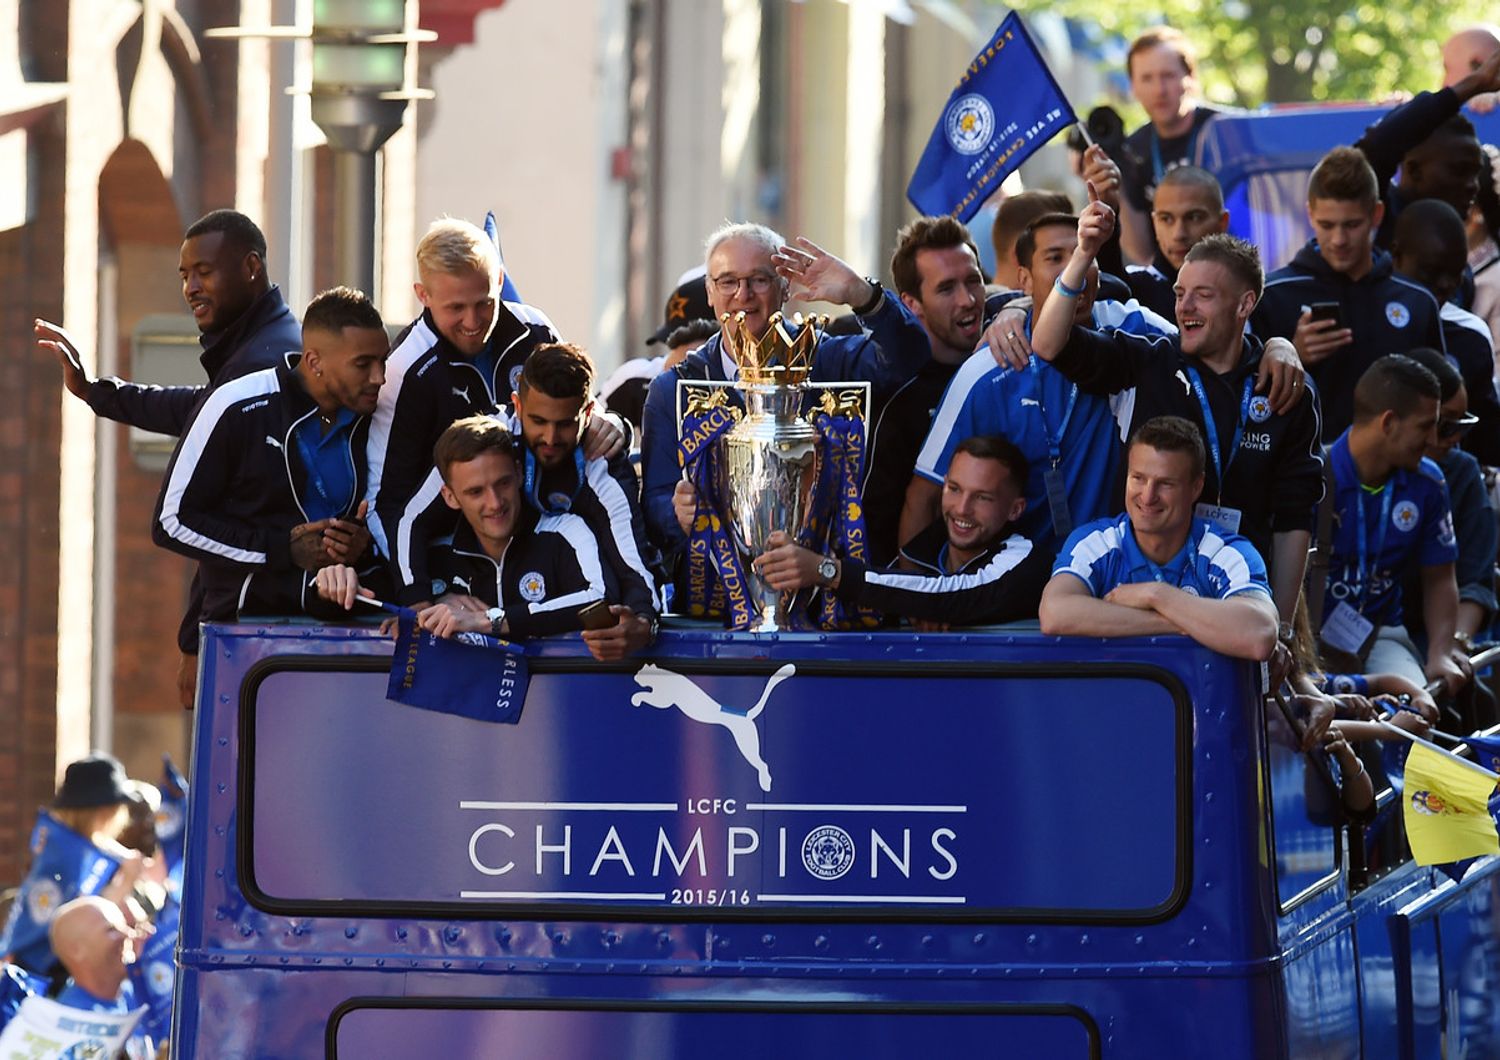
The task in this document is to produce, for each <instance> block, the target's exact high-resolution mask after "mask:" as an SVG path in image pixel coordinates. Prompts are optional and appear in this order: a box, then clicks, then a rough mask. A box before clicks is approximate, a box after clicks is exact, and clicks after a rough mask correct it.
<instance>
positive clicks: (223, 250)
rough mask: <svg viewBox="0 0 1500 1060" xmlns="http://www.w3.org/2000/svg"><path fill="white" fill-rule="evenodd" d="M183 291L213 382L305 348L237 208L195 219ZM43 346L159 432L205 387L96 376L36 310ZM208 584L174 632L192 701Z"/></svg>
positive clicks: (120, 409)
mask: <svg viewBox="0 0 1500 1060" xmlns="http://www.w3.org/2000/svg"><path fill="white" fill-rule="evenodd" d="M177 273H178V276H179V277H180V278H181V282H182V298H183V301H184V302H186V303H187V306H188V308H189V309H190V310H191V311H192V314H193V321H194V323H196V324H197V326H198V331H199V338H198V342H199V344H200V345H201V346H202V347H203V352H202V353H201V354H200V355H199V362H200V363H201V364H202V365H203V371H204V374H205V376H206V377H207V379H208V386H217V385H219V384H220V383H224V382H227V381H229V380H230V379H238V378H239V377H241V376H244V375H249V374H250V373H251V372H258V371H260V370H262V369H264V368H271V367H274V366H275V365H277V364H278V363H280V361H281V358H283V357H284V356H286V354H287V353H289V352H291V351H294V350H298V349H301V348H302V329H301V327H300V325H298V323H297V318H296V317H294V316H293V315H292V311H291V310H290V309H288V308H287V305H286V302H285V301H284V300H283V299H282V296H281V289H280V288H279V287H277V286H276V285H275V284H273V283H272V282H271V280H270V277H269V276H268V275H267V273H266V237H265V234H264V233H262V232H261V230H260V226H259V225H257V224H256V223H255V222H254V221H252V220H251V219H250V218H249V217H246V216H245V215H244V214H242V213H240V212H239V211H237V210H211V211H209V212H208V213H206V214H204V215H203V216H202V217H200V218H198V220H196V221H194V222H193V223H192V224H191V225H189V226H188V228H187V231H186V232H184V233H183V237H182V248H181V250H180V252H179V254H178V260H177ZM34 331H35V334H36V339H37V345H38V346H39V347H41V348H42V349H44V350H47V351H49V352H50V353H52V354H54V355H55V356H56V357H57V359H58V363H59V364H61V365H62V369H63V384H64V385H65V386H66V387H67V388H68V391H69V393H71V394H73V395H74V396H75V397H78V398H81V399H83V400H84V401H87V402H88V404H89V407H90V408H91V409H93V411H94V413H95V415H98V416H102V417H104V418H105V419H111V420H118V421H119V422H121V423H128V424H130V425H131V426H132V427H139V428H140V429H141V430H145V431H152V432H154V433H157V434H169V435H181V434H182V432H183V431H184V430H185V429H186V428H187V425H188V421H189V420H190V419H191V418H192V415H193V411H194V409H195V408H197V406H198V404H199V402H201V401H202V400H203V395H204V393H205V392H206V390H207V389H208V387H205V386H170V387H161V386H152V385H148V384H142V383H131V382H126V381H125V380H122V379H116V378H114V377H106V378H103V379H91V378H89V375H88V371H87V369H86V368H85V367H84V360H85V357H84V355H83V353H82V352H81V351H80V349H79V347H78V345H77V343H76V341H75V340H74V339H73V337H72V336H71V335H69V334H68V333H67V331H65V330H64V329H63V328H62V327H61V326H60V325H57V324H53V323H50V322H48V321H46V320H41V319H38V320H37V321H36V323H35V325H34ZM202 601H203V590H202V586H201V585H199V584H198V582H197V580H196V579H194V581H193V588H192V591H191V594H190V599H189V603H188V607H187V614H186V615H185V616H184V618H183V622H182V625H181V626H180V627H179V629H178V632H177V645H178V648H179V649H180V650H181V652H182V657H181V659H180V661H179V665H178V669H177V689H178V695H179V696H180V697H181V702H182V705H183V706H184V707H188V706H191V705H192V702H193V689H194V685H195V683H196V680H197V674H198V617H199V612H200V610H201V608H202Z"/></svg>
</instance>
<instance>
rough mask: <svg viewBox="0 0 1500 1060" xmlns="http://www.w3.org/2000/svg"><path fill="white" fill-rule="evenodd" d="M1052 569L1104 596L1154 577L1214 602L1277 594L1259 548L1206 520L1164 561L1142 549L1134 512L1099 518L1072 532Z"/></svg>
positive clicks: (1198, 520)
mask: <svg viewBox="0 0 1500 1060" xmlns="http://www.w3.org/2000/svg"><path fill="white" fill-rule="evenodd" d="M1052 573H1053V574H1061V573H1067V574H1071V575H1073V576H1075V577H1077V578H1078V579H1080V580H1081V581H1082V582H1083V583H1084V584H1085V585H1087V586H1088V587H1089V592H1090V594H1092V595H1093V596H1095V597H1097V598H1099V599H1103V598H1104V597H1105V596H1106V595H1108V594H1109V591H1110V590H1111V589H1113V588H1114V587H1115V586H1117V585H1132V584H1135V583H1137V582H1153V581H1156V582H1166V583H1167V584H1168V585H1173V586H1176V587H1177V588H1179V589H1182V590H1183V591H1184V592H1189V593H1192V594H1193V595H1194V596H1202V597H1206V598H1209V599H1214V600H1227V599H1228V598H1229V597H1231V596H1238V595H1240V594H1241V593H1260V594H1261V595H1262V596H1265V597H1266V598H1268V599H1269V598H1270V595H1271V586H1270V583H1269V582H1268V581H1267V580H1266V564H1265V561H1264V560H1262V559H1261V558H1260V553H1259V552H1257V551H1255V546H1254V545H1252V544H1250V542H1249V541H1248V540H1247V539H1245V538H1243V537H1241V536H1240V535H1239V534H1229V533H1225V532H1224V531H1222V530H1220V529H1219V528H1218V527H1216V526H1214V525H1213V524H1212V523H1210V522H1209V521H1208V520H1206V519H1194V520H1193V525H1192V527H1191V529H1189V531H1188V538H1187V541H1186V542H1185V543H1184V544H1183V546H1182V548H1181V549H1180V550H1179V551H1178V553H1177V554H1176V555H1175V556H1173V557H1172V558H1171V559H1169V560H1168V561H1167V562H1166V563H1163V564H1160V565H1158V564H1155V563H1152V562H1151V561H1150V560H1149V559H1147V558H1146V556H1145V554H1144V553H1142V552H1141V549H1140V546H1139V545H1137V544H1136V541H1135V531H1134V530H1132V529H1131V526H1130V516H1129V515H1128V514H1127V515H1119V516H1114V517H1112V518H1109V519H1097V520H1095V521H1094V522H1092V523H1089V524H1088V525H1086V526H1080V527H1079V528H1078V529H1077V530H1074V531H1073V533H1072V534H1070V535H1069V536H1068V540H1067V543H1066V544H1064V545H1063V547H1062V551H1061V552H1059V553H1058V554H1057V559H1056V560H1055V561H1054V562H1053V564H1052Z"/></svg>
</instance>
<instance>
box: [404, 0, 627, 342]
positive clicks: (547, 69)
mask: <svg viewBox="0 0 1500 1060" xmlns="http://www.w3.org/2000/svg"><path fill="white" fill-rule="evenodd" d="M626 9H627V4H626V0H564V2H552V0H510V2H508V3H506V4H505V6H504V7H502V8H500V9H499V10H491V11H485V12H484V13H482V14H480V15H479V17H478V19H477V21H476V23H475V38H474V43H473V44H472V45H464V46H461V47H459V48H457V49H456V50H455V51H454V52H453V53H452V54H451V55H449V56H448V57H447V58H445V59H443V60H442V61H441V62H439V63H438V64H437V65H436V67H435V68H434V70H433V74H432V84H431V87H432V88H433V89H434V90H435V91H436V92H437V101H436V103H435V104H434V105H433V106H432V108H431V111H430V112H429V113H430V117H424V120H426V121H427V124H426V125H425V127H424V128H423V129H422V130H421V138H420V140H419V144H418V149H417V150H418V155H417V194H416V210H415V218H414V221H415V224H414V229H415V235H416V236H418V237H420V235H421V233H422V232H424V231H425V230H426V228H427V225H428V223H429V222H431V221H432V220H433V219H434V218H436V217H439V216H441V215H443V214H451V215H452V216H455V217H463V218H467V219H468V220H471V221H473V222H474V223H476V224H478V223H480V222H482V221H483V220H484V215H485V211H487V210H494V211H495V216H496V219H497V220H498V222H499V226H500V237H501V244H502V247H503V249H504V252H505V262H506V266H507V268H508V269H509V270H510V271H511V274H512V276H513V278H514V280H515V283H516V285H517V287H519V289H520V291H521V296H522V298H523V299H524V300H525V301H527V302H530V303H531V304H533V305H535V306H537V307H539V308H540V309H542V310H543V311H544V312H545V313H546V314H547V315H548V316H549V317H551V318H552V321H553V323H554V324H555V325H556V326H557V329H558V331H559V332H560V333H561V334H562V336H563V337H564V338H566V339H568V340H570V341H575V342H581V343H583V344H584V345H585V346H586V347H588V349H589V350H590V352H592V353H593V355H594V358H595V360H596V361H597V362H598V363H599V366H600V368H601V370H603V371H608V370H609V368H610V367H612V366H613V365H615V364H617V363H618V362H619V359H620V356H621V341H622V335H621V331H622V325H623V311H624V276H623V272H624V268H625V247H624V231H625V207H626V202H625V185H624V183H623V182H621V181H617V180H615V179H613V177H612V176H611V170H610V160H611V156H612V154H613V152H614V150H615V148H617V147H622V146H624V145H625V143H626V81H625V78H626V71H627V68H628V63H627V55H626V51H625V49H626V47H627V41H626V28H627V23H626Z"/></svg>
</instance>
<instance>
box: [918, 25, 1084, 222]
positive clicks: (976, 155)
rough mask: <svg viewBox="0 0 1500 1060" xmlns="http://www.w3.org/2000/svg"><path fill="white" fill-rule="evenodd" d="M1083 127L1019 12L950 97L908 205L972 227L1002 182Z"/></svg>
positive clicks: (1001, 29)
mask: <svg viewBox="0 0 1500 1060" xmlns="http://www.w3.org/2000/svg"><path fill="white" fill-rule="evenodd" d="M1077 120H1078V118H1077V116H1076V115H1075V114H1074V113H1073V107H1072V105H1071V104H1070V103H1069V102H1068V98H1067V96H1065V95H1063V91H1062V89H1061V88H1059V87H1058V84H1057V82H1056V81H1055V80H1053V77H1052V71H1050V70H1048V69H1047V63H1046V61H1045V60H1044V59H1043V58H1042V54H1041V52H1040V51H1038V50H1037V47H1036V44H1035V43H1034V42H1033V41H1032V39H1031V35H1030V34H1028V33H1027V32H1026V27H1025V26H1024V25H1023V24H1022V23H1021V18H1020V16H1019V15H1017V14H1015V13H1014V12H1012V13H1011V14H1010V15H1008V16H1006V19H1005V21H1004V22H1002V23H1000V28H999V29H998V30H996V31H995V36H994V37H993V38H992V39H991V40H990V42H989V44H988V45H986V46H985V48H984V50H983V51H981V52H980V53H979V54H978V55H976V56H975V57H974V61H973V62H972V63H970V64H969V68H968V69H967V70H965V71H964V75H963V77H961V78H960V79H959V82H958V87H957V88H955V89H954V90H953V94H952V95H951V96H949V97H948V105H947V106H945V107H944V108H943V113H942V116H941V117H939V118H938V122H937V127H936V128H934V129H933V130H932V138H931V139H930V140H928V141H927V149H926V150H925V151H923V152H922V158H921V160H920V161H919V162H917V168H916V171H915V172H914V173H913V174H912V177H911V183H910V184H908V185H907V187H906V197H907V198H908V199H910V200H911V201H912V204H913V205H914V206H916V208H917V209H918V210H921V211H922V212H923V213H924V214H932V215H937V214H953V215H954V216H956V217H957V218H958V219H959V220H960V221H967V220H969V218H971V217H973V216H974V215H975V214H976V213H978V212H979V208H980V207H981V206H983V205H984V201H985V200H986V199H987V198H989V197H990V195H991V194H992V193H993V192H994V191H995V190H996V189H997V188H999V186H1000V182H1001V181H1003V180H1004V179H1005V178H1006V177H1008V176H1010V174H1011V173H1012V172H1014V171H1015V170H1016V169H1017V168H1019V167H1020V165H1021V163H1022V162H1024V161H1026V159H1028V158H1030V157H1031V155H1032V154H1033V153H1034V152H1035V151H1036V150H1037V149H1038V148H1039V147H1041V146H1042V145H1043V144H1045V143H1046V142H1047V141H1048V140H1050V139H1052V137H1054V136H1056V135H1057V134H1058V133H1060V132H1062V131H1063V130H1064V129H1066V128H1067V127H1068V126H1069V125H1072V124H1073V123H1074V122H1075V121H1077Z"/></svg>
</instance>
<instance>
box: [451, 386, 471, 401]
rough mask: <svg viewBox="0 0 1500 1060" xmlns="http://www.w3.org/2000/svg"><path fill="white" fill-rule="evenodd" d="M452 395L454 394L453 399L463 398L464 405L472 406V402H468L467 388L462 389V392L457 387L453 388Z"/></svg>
mask: <svg viewBox="0 0 1500 1060" xmlns="http://www.w3.org/2000/svg"><path fill="white" fill-rule="evenodd" d="M453 394H454V396H455V397H461V398H463V399H464V402H465V403H467V404H470V405H472V404H473V402H472V401H469V388H468V387H464V388H463V389H462V390H460V389H459V388H458V387H454V388H453Z"/></svg>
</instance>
